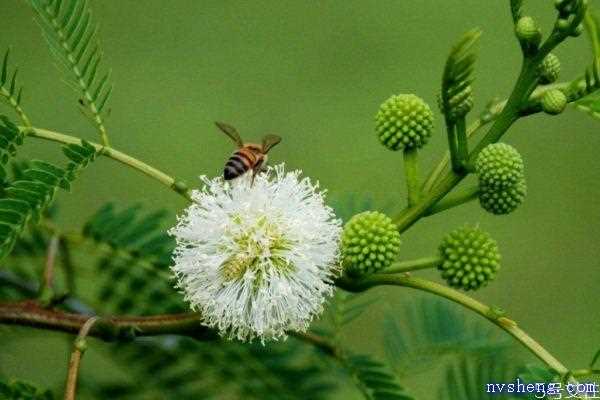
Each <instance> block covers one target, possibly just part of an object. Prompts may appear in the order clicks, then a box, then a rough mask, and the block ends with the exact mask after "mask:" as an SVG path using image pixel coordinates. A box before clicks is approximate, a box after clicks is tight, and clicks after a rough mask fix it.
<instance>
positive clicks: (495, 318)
mask: <svg viewBox="0 0 600 400" xmlns="http://www.w3.org/2000/svg"><path fill="white" fill-rule="evenodd" d="M380 285H395V286H405V287H411V288H414V289H418V290H422V291H425V292H429V293H433V294H435V295H437V296H441V297H445V298H446V299H448V300H451V301H454V302H455V303H458V304H460V305H462V306H463V307H466V308H468V309H470V310H472V311H475V312H476V313H477V314H479V315H481V316H483V317H484V318H486V319H488V320H489V321H491V322H492V323H494V324H495V325H497V326H499V327H500V328H502V329H503V330H504V331H506V332H508V333H509V334H510V335H512V336H513V337H514V338H515V339H517V340H518V341H519V342H520V343H521V344H522V345H524V346H525V347H526V348H527V349H528V350H529V351H531V352H532V353H533V354H534V355H535V356H536V357H538V358H539V359H540V360H541V361H543V362H544V363H546V364H547V365H548V366H549V367H550V368H552V369H554V370H556V372H558V373H559V374H560V375H561V376H562V375H565V374H567V373H568V372H569V370H568V368H567V367H565V366H564V365H563V364H562V363H561V362H560V361H558V360H557V359H556V358H555V357H554V356H553V355H552V354H550V353H549V352H548V351H547V350H546V349H545V348H544V347H542V345H540V344H539V343H538V342H537V341H535V340H534V339H533V338H532V337H530V336H529V335H528V334H527V333H526V332H525V331H523V330H522V329H520V328H519V327H518V326H517V324H516V323H515V322H514V321H512V320H510V319H508V318H506V316H504V315H503V314H502V313H499V312H498V311H496V310H494V309H493V308H492V307H489V306H487V305H485V304H483V303H480V302H479V301H477V300H475V299H473V298H471V297H469V296H467V295H465V294H463V293H461V292H459V291H457V290H454V289H451V288H449V287H447V286H444V285H440V284H438V283H435V282H431V281H428V280H426V279H421V278H417V277H411V276H407V275H406V274H403V275H388V274H373V275H370V276H367V277H364V278H362V279H359V280H349V279H342V280H340V281H338V286H340V287H342V288H343V289H345V290H349V291H353V292H362V291H365V290H367V289H369V288H372V287H375V286H380Z"/></svg>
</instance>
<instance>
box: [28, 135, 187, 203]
mask: <svg viewBox="0 0 600 400" xmlns="http://www.w3.org/2000/svg"><path fill="white" fill-rule="evenodd" d="M19 129H20V130H21V131H22V132H23V133H24V134H25V135H26V136H29V137H36V138H39V139H45V140H49V141H52V142H58V143H64V144H81V139H80V138H77V137H75V136H69V135H64V134H62V133H58V132H54V131H50V130H47V129H42V128H35V127H26V126H22V127H19ZM90 144H91V145H92V146H94V147H95V148H96V150H98V152H100V154H102V155H103V156H106V157H108V158H112V159H113V160H115V161H118V162H120V163H122V164H125V165H127V166H129V167H131V168H133V169H136V170H138V171H140V172H141V173H143V174H145V175H147V176H149V177H151V178H152V179H154V180H157V181H158V182H160V183H162V184H163V185H165V186H167V187H168V188H170V189H171V190H173V191H175V192H176V193H178V194H180V195H181V196H183V197H184V198H185V199H186V200H188V201H191V195H190V192H189V189H188V188H187V186H186V185H185V183H183V182H182V181H178V180H175V178H173V177H171V176H169V175H167V174H166V173H164V172H162V171H160V170H158V169H156V168H154V167H153V166H151V165H148V164H146V163H144V162H142V161H140V160H138V159H137V158H134V157H132V156H130V155H128V154H125V153H123V152H121V151H119V150H116V149H114V148H112V147H108V146H103V145H101V144H99V143H93V142H90Z"/></svg>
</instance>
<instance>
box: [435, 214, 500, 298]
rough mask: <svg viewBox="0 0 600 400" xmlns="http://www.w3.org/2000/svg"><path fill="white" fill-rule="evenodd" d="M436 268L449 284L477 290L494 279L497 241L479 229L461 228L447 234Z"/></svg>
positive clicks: (498, 262) (498, 264)
mask: <svg viewBox="0 0 600 400" xmlns="http://www.w3.org/2000/svg"><path fill="white" fill-rule="evenodd" d="M439 252H440V256H441V258H442V262H441V263H440V265H439V266H438V269H439V270H440V271H441V273H442V278H444V279H445V280H446V282H448V285H450V286H452V287H456V288H460V289H463V290H477V289H479V288H480V287H482V286H485V285H487V284H488V282H490V281H491V280H493V279H494V278H495V277H496V273H497V272H498V270H499V269H500V252H499V250H498V245H497V244H496V241H495V240H493V239H492V238H491V237H490V235H489V234H488V233H486V232H484V231H482V230H481V229H479V228H478V227H472V226H468V225H466V226H464V227H462V228H458V229H456V230H454V231H452V232H450V233H449V234H448V235H446V237H445V238H444V239H443V240H442V243H441V244H440V247H439Z"/></svg>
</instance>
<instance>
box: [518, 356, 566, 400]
mask: <svg viewBox="0 0 600 400" xmlns="http://www.w3.org/2000/svg"><path fill="white" fill-rule="evenodd" d="M518 378H519V379H520V380H521V381H522V382H523V383H524V384H528V383H533V384H535V383H547V384H548V383H555V382H561V378H560V376H559V374H557V373H556V372H555V371H553V370H551V369H549V368H548V367H546V366H540V365H538V364H528V365H526V366H524V367H521V368H520V370H519V374H518ZM554 394H555V395H556V394H557V393H554ZM563 394H565V395H566V392H563ZM515 398H518V399H523V398H524V399H528V400H534V399H539V398H540V394H537V395H536V393H528V394H526V395H525V396H519V397H515Z"/></svg>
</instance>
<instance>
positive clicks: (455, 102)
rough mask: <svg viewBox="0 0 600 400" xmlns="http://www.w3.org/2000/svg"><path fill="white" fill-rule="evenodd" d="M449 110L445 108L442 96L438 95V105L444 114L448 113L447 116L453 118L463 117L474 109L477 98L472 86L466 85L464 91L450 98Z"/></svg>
mask: <svg viewBox="0 0 600 400" xmlns="http://www.w3.org/2000/svg"><path fill="white" fill-rule="evenodd" d="M449 103H450V104H449V107H448V110H447V111H446V110H444V103H443V102H442V96H438V107H439V108H440V111H441V112H442V114H446V113H447V117H448V118H450V119H451V120H456V119H458V118H462V117H464V116H465V115H467V114H468V113H469V111H471V110H472V109H473V105H474V103H475V100H474V98H473V89H472V88H471V86H467V87H465V88H464V89H463V90H462V91H460V92H458V93H456V94H455V95H454V96H452V97H451V98H450V101H449Z"/></svg>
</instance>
